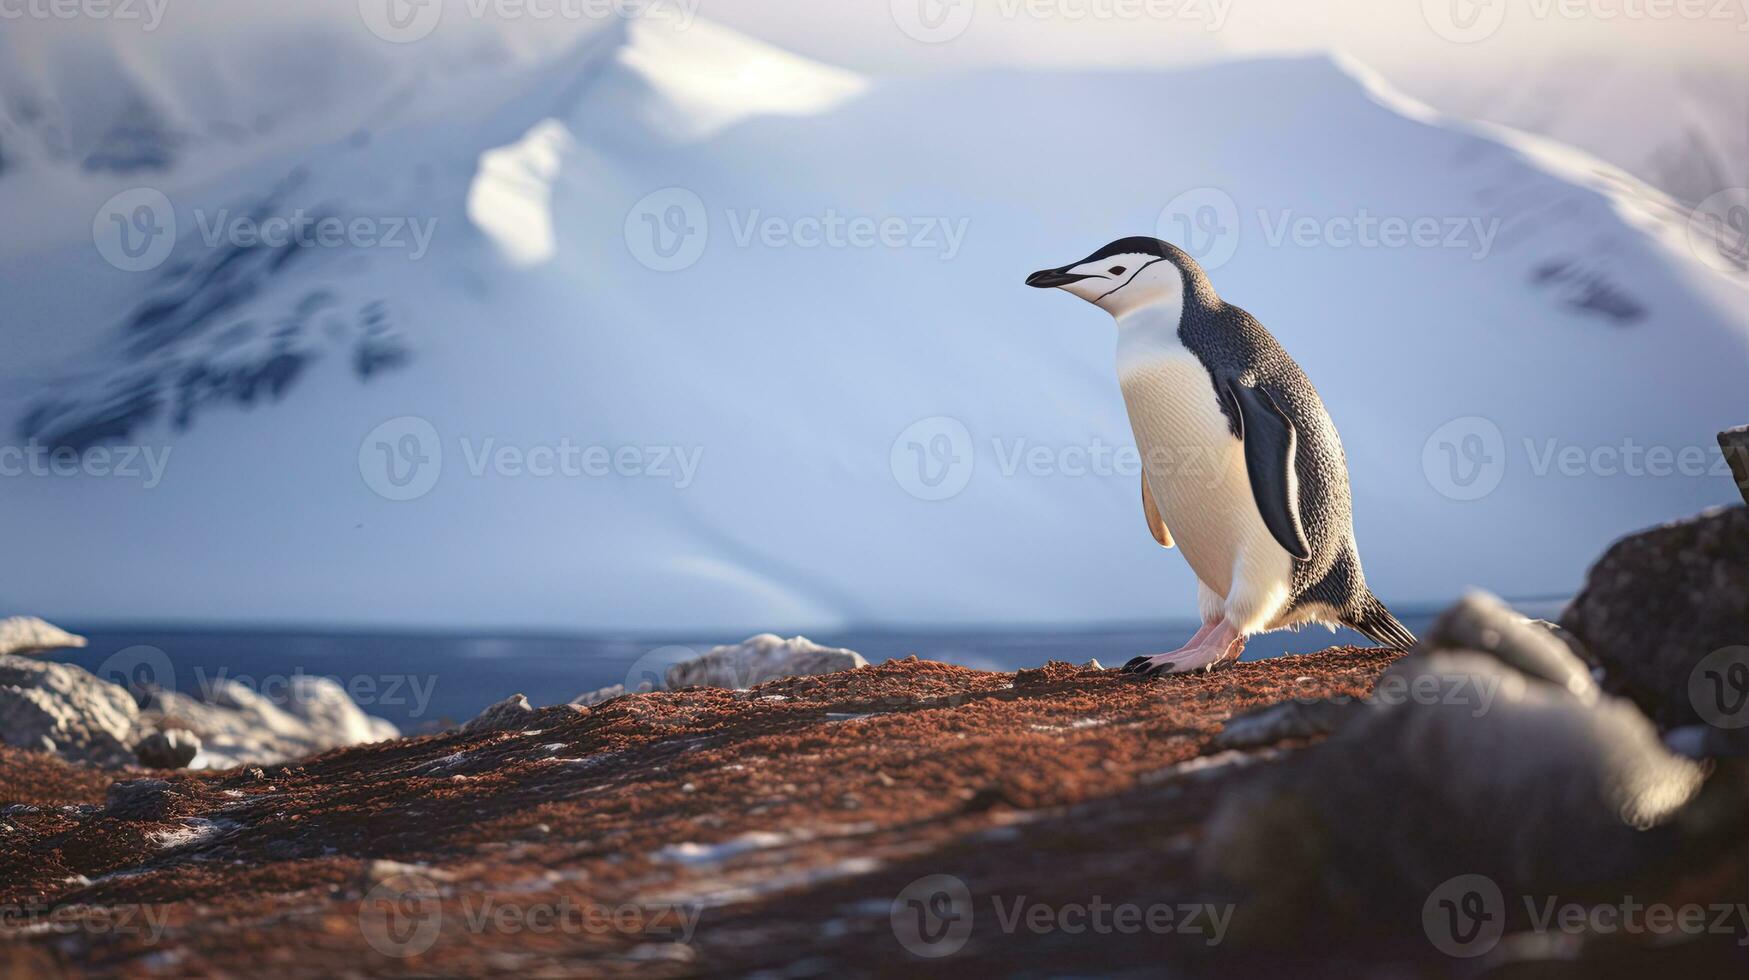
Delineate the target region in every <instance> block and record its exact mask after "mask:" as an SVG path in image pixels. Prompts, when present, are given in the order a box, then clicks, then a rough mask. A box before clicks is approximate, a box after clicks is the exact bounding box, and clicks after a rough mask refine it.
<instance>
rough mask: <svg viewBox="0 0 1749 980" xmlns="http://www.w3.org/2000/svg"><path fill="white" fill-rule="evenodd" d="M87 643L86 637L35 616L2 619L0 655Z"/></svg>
mask: <svg viewBox="0 0 1749 980" xmlns="http://www.w3.org/2000/svg"><path fill="white" fill-rule="evenodd" d="M84 645H85V638H84V637H83V636H79V635H78V634H76V633H69V632H67V631H66V630H64V629H61V628H60V627H59V626H56V625H54V624H53V623H46V622H43V621H42V620H40V619H38V618H36V617H35V616H10V617H8V618H6V619H0V655H5V654H20V653H42V652H44V651H47V650H65V649H70V648H74V647H82V646H84Z"/></svg>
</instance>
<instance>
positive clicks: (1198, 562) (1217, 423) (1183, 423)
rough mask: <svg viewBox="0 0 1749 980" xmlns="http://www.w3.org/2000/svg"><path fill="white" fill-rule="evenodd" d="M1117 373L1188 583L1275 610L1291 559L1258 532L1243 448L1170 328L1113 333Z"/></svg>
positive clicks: (1203, 373) (1259, 520)
mask: <svg viewBox="0 0 1749 980" xmlns="http://www.w3.org/2000/svg"><path fill="white" fill-rule="evenodd" d="M1117 367H1118V380H1119V383H1120V384H1121V385H1122V387H1123V396H1124V404H1125V405H1126V406H1127V407H1128V409H1129V416H1130V428H1131V429H1132V430H1133V431H1134V433H1135V437H1136V448H1137V450H1138V451H1139V452H1140V453H1141V457H1142V467H1143V471H1144V473H1145V479H1147V480H1148V489H1149V490H1151V491H1152V492H1153V494H1154V503H1155V506H1157V507H1158V508H1159V510H1160V517H1161V519H1162V520H1164V521H1165V522H1166V526H1167V528H1169V529H1170V530H1171V532H1172V536H1173V537H1174V538H1175V539H1176V540H1177V543H1178V546H1179V548H1180V550H1182V551H1183V553H1184V557H1185V560H1186V561H1188V562H1189V563H1190V567H1191V569H1192V570H1194V571H1195V572H1196V575H1197V578H1199V579H1201V580H1202V582H1203V584H1205V585H1207V586H1208V587H1209V588H1211V589H1213V590H1214V591H1215V592H1217V593H1219V594H1220V595H1221V596H1222V597H1223V598H1232V597H1233V593H1234V590H1235V587H1236V586H1237V587H1238V589H1239V591H1240V592H1241V593H1242V594H1244V595H1245V596H1246V597H1247V598H1255V599H1258V600H1262V599H1263V598H1264V597H1265V596H1269V597H1271V600H1265V601H1269V602H1270V603H1271V604H1275V603H1279V602H1281V601H1282V600H1284V599H1285V598H1286V596H1287V592H1288V589H1289V588H1290V587H1291V583H1292V577H1293V558H1292V556H1290V555H1289V554H1288V553H1287V551H1286V550H1284V549H1283V548H1282V547H1281V545H1280V544H1278V543H1277V542H1276V540H1275V538H1274V536H1273V535H1271V534H1270V533H1269V527H1268V526H1267V525H1266V524H1264V522H1263V515H1262V513H1261V512H1260V511H1259V510H1258V509H1257V502H1256V499H1255V498H1254V497H1253V496H1252V493H1251V481H1250V477H1249V475H1248V472H1247V470H1246V465H1245V449H1244V443H1242V442H1241V441H1240V440H1239V439H1238V438H1237V437H1235V436H1234V435H1233V431H1232V429H1231V427H1230V426H1229V425H1228V422H1227V416H1226V414H1225V413H1223V412H1222V411H1221V406H1220V402H1219V401H1218V400H1217V398H1216V396H1215V388H1214V382H1213V380H1212V378H1211V377H1210V375H1209V372H1208V370H1207V369H1206V368H1204V367H1203V365H1202V362H1201V361H1199V360H1197V358H1196V355H1194V354H1192V353H1191V352H1190V351H1188V350H1186V349H1185V347H1184V346H1183V344H1182V343H1181V342H1180V341H1179V340H1178V337H1177V325H1176V323H1173V324H1172V328H1171V329H1170V330H1167V329H1165V328H1164V325H1160V326H1158V327H1155V328H1148V327H1145V326H1135V327H1131V328H1129V329H1125V330H1121V331H1120V334H1119V340H1118V365H1117ZM1247 604H1249V603H1247ZM1230 607H1231V604H1229V609H1230V611H1231V608H1230ZM1259 612H1260V613H1261V611H1259ZM1276 612H1279V608H1278V609H1276V610H1271V611H1270V612H1269V618H1270V619H1271V620H1273V619H1274V614H1275V613H1276Z"/></svg>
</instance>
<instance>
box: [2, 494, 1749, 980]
mask: <svg viewBox="0 0 1749 980" xmlns="http://www.w3.org/2000/svg"><path fill="white" fill-rule="evenodd" d="M1745 582H1749V508H1732V509H1728V510H1724V511H1719V512H1714V513H1710V514H1707V515H1702V516H1701V517H1699V518H1696V519H1694V520H1691V521H1685V522H1678V523H1677V524H1674V525H1671V526H1669V527H1665V528H1658V529H1654V530H1651V531H1648V532H1646V533H1645V534H1643V535H1638V536H1635V537H1634V538H1631V539H1629V540H1627V541H1625V542H1622V543H1620V544H1618V545H1617V546H1615V547H1613V548H1612V549H1610V551H1609V552H1608V553H1607V554H1606V555H1605V556H1604V557H1603V559H1602V560H1600V562H1599V563H1598V566H1597V568H1596V569H1595V570H1594V572H1593V574H1592V577H1591V581H1590V582H1589V584H1588V586H1587V588H1586V590H1585V592H1584V593H1583V594H1582V595H1581V597H1580V598H1579V600H1577V601H1576V602H1575V603H1574V605H1573V607H1572V608H1571V609H1570V610H1569V613H1568V615H1567V616H1566V617H1564V620H1563V624H1562V626H1563V627H1565V629H1562V628H1560V627H1555V626H1553V625H1552V624H1536V623H1532V622H1529V621H1527V620H1525V619H1523V618H1522V617H1519V616H1516V615H1515V614H1513V613H1512V612H1511V611H1510V610H1509V609H1507V608H1505V607H1504V606H1501V605H1500V604H1498V603H1497V602H1495V601H1493V600H1491V599H1488V598H1486V597H1482V596H1473V597H1470V598H1468V599H1466V600H1464V601H1463V602H1461V603H1459V604H1457V605H1456V606H1454V607H1453V608H1452V609H1451V610H1450V611H1448V612H1447V613H1446V615H1444V616H1443V617H1441V619H1440V620H1439V622H1438V623H1436V624H1435V625H1434V627H1433V628H1432V629H1431V630H1430V631H1429V633H1428V634H1427V635H1425V636H1423V637H1422V641H1421V643H1420V645H1418V646H1417V648H1416V649H1415V650H1414V651H1412V652H1409V653H1408V654H1407V655H1405V653H1404V652H1402V651H1394V650H1363V649H1332V650H1327V651H1324V652H1322V653H1318V654H1312V655H1306V656H1294V657H1283V658H1279V659H1274V660H1267V661H1260V662H1256V663H1245V664H1238V665H1234V666H1232V667H1229V668H1226V669H1223V670H1220V671H1217V672H1215V673H1212V674H1199V675H1191V676H1172V677H1162V678H1154V679H1143V678H1139V677H1135V676H1131V675H1126V674H1123V673H1121V672H1117V671H1110V670H1104V669H1100V668H1098V667H1097V665H1085V666H1072V665H1069V664H1062V663H1052V664H1047V665H1045V666H1043V667H1041V668H1039V669H1036V670H1025V671H1020V672H1018V673H1011V674H1010V673H991V672H985V671H976V670H969V669H965V668H960V667H954V666H949V665H944V664H939V663H932V662H927V661H918V660H916V659H909V660H904V661H890V662H888V663H885V664H880V665H875V666H866V665H860V663H861V661H860V658H857V657H855V655H854V654H850V653H848V652H846V651H824V650H821V649H819V648H814V647H812V645H811V644H806V641H801V640H792V641H785V640H781V639H779V638H777V637H756V638H754V639H753V640H750V641H749V642H748V643H747V644H742V645H739V646H737V647H730V648H720V649H719V650H718V651H713V654H712V655H711V656H708V657H707V658H704V660H702V661H699V662H693V663H690V664H688V665H683V666H677V667H676V668H674V669H673V670H671V671H670V672H669V675H668V677H667V678H666V685H665V686H667V687H669V688H678V689H667V690H656V691H648V692H639V693H632V694H622V693H619V692H615V691H608V692H597V693H596V694H594V695H587V696H584V697H581V698H579V699H578V700H579V703H573V704H566V705H558V706H554V707H548V708H535V707H532V706H530V705H529V704H528V703H527V702H526V700H523V699H521V698H513V699H511V700H509V701H507V702H505V703H503V704H500V705H497V706H494V707H493V708H492V709H490V710H488V711H487V712H486V713H484V714H483V715H482V716H481V717H479V718H477V719H475V720H474V721H473V722H470V723H469V724H468V725H466V726H463V727H461V728H459V729H457V730H454V731H451V732H447V733H442V734H435V735H427V736H423V737H417V738H391V739H388V740H381V741H373V742H372V743H371V744H363V745H355V746H351V747H344V748H337V749H333V750H330V751H326V752H324V753H322V754H316V755H310V756H301V757H299V758H295V759H291V760H289V761H285V762H280V763H275V764H267V765H254V764H244V765H241V766H237V767H235V768H229V769H224V770H220V771H191V770H187V769H146V768H142V767H141V766H140V765H139V764H138V760H139V759H142V758H149V757H150V756H151V753H146V754H144V755H140V754H139V753H138V752H137V751H136V754H135V757H134V760H133V761H129V760H128V759H127V758H122V757H121V756H123V755H125V753H124V752H123V751H122V749H124V748H125V747H126V745H127V742H128V739H129V738H131V737H132V736H133V734H134V733H137V732H138V731H140V730H142V724H143V723H142V721H141V719H142V718H143V719H145V720H146V722H149V726H147V727H150V728H151V729H152V730H153V731H154V732H155V733H156V734H167V733H172V732H177V731H189V732H194V731H195V730H196V729H200V730H201V731H204V732H205V734H206V736H211V735H213V734H214V733H215V732H217V731H220V730H228V729H225V726H228V725H231V724H233V723H234V722H235V720H236V716H237V715H238V713H247V712H246V711H245V709H248V710H249V711H254V710H256V709H254V708H251V707H250V705H249V704H246V703H244V702H243V701H240V700H238V698H237V697H234V696H226V697H224V698H219V699H217V700H216V701H215V703H214V704H212V705H209V707H210V708H212V709H213V710H214V711H217V710H219V709H223V711H224V712H228V713H226V714H223V715H222V717H219V718H217V719H216V720H215V719H208V718H205V716H204V715H201V713H200V712H201V709H199V708H197V707H195V706H193V705H180V706H179V707H180V709H181V713H180V714H178V713H176V712H165V711H163V709H162V706H161V705H162V702H163V698H162V692H158V693H156V694H151V695H149V696H147V698H146V700H147V705H146V706H145V707H144V708H142V709H139V712H138V717H135V716H133V715H130V714H129V710H128V709H129V708H131V707H133V705H132V702H131V701H130V702H126V703H120V704H119V705H118V704H112V703H111V702H113V701H115V700H116V698H115V697H114V695H113V692H109V691H107V690H106V689H103V688H92V687H91V686H90V684H91V682H90V681H89V680H88V679H87V678H88V676H89V675H86V676H85V677H81V676H80V675H78V674H75V673H70V672H60V671H45V670H42V669H37V668H27V667H25V666H23V665H22V664H23V662H24V658H21V657H16V656H14V657H10V658H5V657H0V660H3V661H6V662H7V663H8V664H10V666H9V667H8V669H9V670H10V671H11V672H12V673H11V674H9V675H7V676H6V677H0V681H3V682H4V683H0V695H3V696H4V698H9V699H10V701H4V700H3V699H0V702H3V703H6V704H10V705H11V706H12V707H11V708H9V709H8V710H10V711H12V712H13V713H14V714H15V715H16V717H17V718H18V719H21V720H22V721H25V722H29V723H30V724H31V725H33V726H35V727H32V728H30V729H29V732H30V733H31V737H29V738H25V739H23V740H21V741H20V742H18V743H15V744H14V745H13V746H11V747H0V978H10V977H12V976H19V977H34V976H40V975H53V974H56V973H78V974H94V975H112V974H113V975H161V976H197V975H198V976H206V975H221V976H223V975H241V974H257V975H259V974H267V975H275V976H278V975H292V976H305V975H308V976H324V977H326V976H362V975H394V976H402V975H404V976H481V975H534V976H556V975H567V976H569V975H579V974H581V975H596V974H601V975H613V974H630V973H637V974H640V975H642V974H649V975H674V976H680V975H757V976H763V977H788V976H840V975H852V976H855V975H868V974H904V975H907V976H910V975H966V974H970V975H973V976H984V975H1022V976H1026V975H1061V974H1075V975H1084V976H1160V975H1180V976H1203V975H1273V974H1276V973H1282V972H1287V971H1292V972H1293V973H1294V974H1296V975H1305V976H1353V975H1361V976H1368V977H1372V976H1379V977H1387V976H1388V977H1414V976H1428V977H1468V976H1479V975H1488V976H1513V977H1517V976H1527V977H1568V976H1571V977H1590V976H1597V975H1641V974H1644V973H1647V972H1650V971H1652V970H1661V971H1666V972H1668V971H1672V970H1681V971H1683V972H1684V973H1685V974H1686V975H1692V976H1715V975H1717V976H1740V975H1743V971H1744V969H1745V968H1749V763H1746V762H1745V758H1746V757H1749V751H1746V749H1749V746H1746V745H1745V743H1744V741H1743V739H1742V737H1741V736H1740V734H1739V733H1741V732H1743V731H1746V730H1749V646H1745V645H1743V641H1742V639H1741V638H1742V637H1744V636H1749V615H1746V613H1745V607H1744V606H1743V605H1742V596H1741V594H1740V592H1741V590H1742V589H1743V588H1744V585H1743V583H1745ZM33 635H34V634H33ZM1635 637H1639V638H1640V639H1637V640H1636V639H1634V638H1635ZM33 642H34V641H33ZM791 656H798V657H802V658H803V659H805V660H806V662H807V664H808V665H809V666H808V669H817V670H820V671H823V672H822V673H818V674H815V675H812V676H791V677H785V678H780V679H775V680H763V679H764V678H765V677H768V676H770V675H771V673H772V672H773V671H775V670H776V668H775V667H774V666H773V665H774V664H776V663H777V662H778V661H779V660H781V659H782V658H785V657H791ZM713 658H714V659H713ZM845 668H849V669H845ZM676 671H678V672H679V673H676ZM694 674H696V675H698V676H693V675H694ZM707 675H708V676H707ZM719 675H721V676H719ZM8 677H9V678H10V679H7V678H8ZM762 680H763V682H762V683H761V682H760V681H762ZM700 682H706V683H715V682H720V683H724V684H728V685H732V686H728V687H694V686H682V685H683V684H697V683H700ZM748 686H750V689H735V688H739V687H748ZM87 695H90V697H87ZM323 704H327V702H325V701H319V700H312V699H307V698H306V699H303V700H301V701H299V702H298V705H297V706H296V711H297V714H298V716H299V718H300V719H302V718H303V716H306V715H307V716H309V718H311V719H321V718H325V717H328V711H329V708H320V707H319V706H320V705H323ZM154 705H159V707H158V708H156V709H154V707H153V706H154ZM331 707H332V706H330V708H331ZM97 709H102V711H101V712H98V713H97V714H96V715H90V714H87V713H86V712H87V710H89V711H93V712H97ZM112 709H113V710H112ZM154 710H156V711H157V715H156V716H154V714H153V712H154ZM112 714H113V715H116V717H115V718H109V715H112ZM123 716H126V717H123ZM94 717H96V718H97V719H98V720H103V719H108V720H107V721H105V722H104V723H105V724H110V725H111V729H104V730H105V731H110V732H111V735H112V736H113V738H112V741H114V743H115V744H114V745H110V744H109V742H104V741H102V740H101V739H100V738H99V735H100V734H101V731H100V730H99V729H98V728H93V727H92V724H91V723H92V720H93V718H94ZM172 721H174V722H175V723H176V724H171V722H172ZM181 724H189V725H190V726H191V727H189V728H181V727H177V725H181ZM321 724H322V726H323V727H332V724H333V723H332V722H322V723H321ZM45 726H46V727H45ZM39 729H40V731H41V732H49V734H48V735H46V736H44V735H42V734H40V732H39ZM369 734H370V733H368V732H365V733H363V734H361V735H360V736H359V737H360V738H364V737H368V736H369ZM75 736H76V737H75ZM81 739H84V741H81ZM106 747H107V750H110V751H107V754H105V755H103V756H102V757H101V758H100V757H99V756H98V755H89V753H93V752H95V750H96V749H97V748H106ZM75 749H76V750H78V751H79V752H85V753H88V756H87V757H86V758H84V759H83V760H81V759H77V758H70V757H69V756H68V753H69V752H70V751H71V750H75ZM202 751H205V750H204V749H203V750H202ZM110 755H114V756H116V757H117V758H114V759H111V758H109V756H110ZM105 760H107V761H105Z"/></svg>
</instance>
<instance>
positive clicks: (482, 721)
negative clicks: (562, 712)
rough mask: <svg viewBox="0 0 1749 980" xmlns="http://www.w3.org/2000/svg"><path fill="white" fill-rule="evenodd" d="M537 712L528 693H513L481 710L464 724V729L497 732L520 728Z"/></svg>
mask: <svg viewBox="0 0 1749 980" xmlns="http://www.w3.org/2000/svg"><path fill="white" fill-rule="evenodd" d="M535 714H536V712H535V710H534V705H532V704H529V703H528V697H527V696H526V695H522V694H513V695H511V696H510V697H507V698H505V699H504V700H502V701H500V702H498V703H497V704H495V705H492V706H491V707H490V708H487V709H486V710H485V711H482V712H480V714H479V717H477V718H475V719H474V720H473V721H470V722H468V723H467V724H465V725H463V726H462V731H464V732H496V731H502V730H504V729H507V728H519V727H521V726H523V725H527V724H528V723H530V722H532V721H533V720H534V718H535Z"/></svg>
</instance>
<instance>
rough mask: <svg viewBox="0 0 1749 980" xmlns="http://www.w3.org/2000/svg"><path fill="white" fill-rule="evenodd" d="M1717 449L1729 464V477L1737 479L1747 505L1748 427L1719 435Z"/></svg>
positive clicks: (1748, 492) (1748, 476)
mask: <svg viewBox="0 0 1749 980" xmlns="http://www.w3.org/2000/svg"><path fill="white" fill-rule="evenodd" d="M1719 449H1720V451H1722V452H1723V453H1724V454H1725V459H1726V460H1727V461H1729V462H1730V464H1731V475H1732V476H1734V477H1736V478H1737V489H1738V491H1740V492H1741V493H1742V494H1743V500H1744V502H1745V503H1749V425H1746V426H1743V427H1742V428H1739V429H1726V430H1725V431H1723V432H1721V433H1719Z"/></svg>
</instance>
